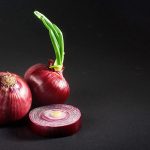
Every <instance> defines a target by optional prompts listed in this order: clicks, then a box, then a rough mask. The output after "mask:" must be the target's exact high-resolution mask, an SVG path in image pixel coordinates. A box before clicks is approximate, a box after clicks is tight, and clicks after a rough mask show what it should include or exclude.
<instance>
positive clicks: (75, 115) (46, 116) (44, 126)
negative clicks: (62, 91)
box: [29, 104, 81, 137]
mask: <svg viewBox="0 0 150 150" xmlns="http://www.w3.org/2000/svg"><path fill="white" fill-rule="evenodd" d="M29 120H30V128H31V130H32V131H33V132H34V133H36V134H38V135H41V136H49V137H60V136H68V135H72V134H74V133H76V132H77V131H79V129H80V127H81V112H80V110H79V109H78V108H76V107H73V106H71V105H66V104H53V105H49V106H43V107H38V108H35V109H33V110H31V111H30V113H29Z"/></svg>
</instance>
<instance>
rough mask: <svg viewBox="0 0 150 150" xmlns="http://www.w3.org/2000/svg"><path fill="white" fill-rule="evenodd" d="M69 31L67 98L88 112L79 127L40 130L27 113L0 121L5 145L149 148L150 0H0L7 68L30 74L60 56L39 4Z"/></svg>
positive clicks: (0, 149)
mask: <svg viewBox="0 0 150 150" xmlns="http://www.w3.org/2000/svg"><path fill="white" fill-rule="evenodd" d="M35 9H37V10H39V11H41V12H43V13H44V14H45V15H47V16H49V18H50V19H51V21H53V22H55V24H57V25H58V26H59V27H60V28H61V29H62V30H63V33H64V38H65V52H66V55H65V71H64V76H65V77H66V79H67V80H68V81H69V83H70V87H71V96H70V98H69V99H68V101H67V103H68V104H72V105H74V106H76V107H78V108H79V109H80V110H81V112H82V115H83V127H82V129H81V130H80V132H79V133H77V134H75V135H73V136H70V137H64V138H54V139H49V138H46V139H45V138H41V137H37V136H35V135H33V134H32V133H31V132H30V131H29V130H28V128H27V123H26V120H24V121H22V122H20V123H19V122H18V123H16V124H14V125H13V126H11V125H10V126H7V127H6V126H4V127H1V128H0V150H10V149H11V150H43V149H52V150H62V149H64V150H65V149H66V150H70V149H73V150H149V149H150V143H149V141H150V92H149V91H150V69H149V68H150V59H149V58H150V52H149V51H150V13H149V4H148V2H146V1H145V2H144V1H135V0H134V1H133V0H130V1H129V0H122V1H119V0H118V1H116V0H115V1H110V0H101V1H100V0H87V1H77V0H76V1H71V0H60V1H58V0H56V1H50V0H49V1H43V0H41V1H37V0H36V1H32V0H30V1H29V0H26V1H25V0H15V1H11V0H1V1H0V68H1V70H2V71H11V72H16V73H18V74H20V75H23V74H24V72H25V70H26V69H27V68H28V67H29V66H31V65H32V64H35V63H38V62H43V63H47V60H48V59H49V58H51V57H53V56H54V53H53V50H52V45H51V44H50V41H49V36H48V32H47V31H46V30H45V29H44V27H43V26H42V24H41V23H40V22H39V21H38V20H37V19H36V18H35V17H34V16H33V10H35Z"/></svg>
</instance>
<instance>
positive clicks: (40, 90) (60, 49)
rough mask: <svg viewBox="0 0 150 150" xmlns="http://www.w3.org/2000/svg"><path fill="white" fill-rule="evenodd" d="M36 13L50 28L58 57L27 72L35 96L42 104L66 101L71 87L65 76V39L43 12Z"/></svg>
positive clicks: (27, 78) (26, 77) (26, 75)
mask: <svg viewBox="0 0 150 150" xmlns="http://www.w3.org/2000/svg"><path fill="white" fill-rule="evenodd" d="M34 14H35V15H36V16H37V17H38V18H39V19H40V20H41V21H42V22H43V24H44V25H45V27H46V28H47V29H48V31H49V34H50V38H51V41H52V44H53V47H54V51H55V55H56V59H55V61H52V60H50V62H49V65H48V66H47V65H44V64H36V65H33V66H31V67H30V68H29V69H28V70H27V71H26V73H25V76H24V77H25V79H26V81H27V83H28V84H29V86H30V88H31V91H32V94H33V98H34V99H35V100H37V101H36V102H37V103H39V104H41V105H46V104H56V103H64V102H65V101H66V99H67V98H68V96H69V94H70V88H69V85H68V83H67V81H66V80H65V78H64V77H63V61H64V41H63V35H62V32H61V30H60V29H59V28H58V27H57V26H56V25H55V24H53V23H52V22H50V21H49V20H48V19H47V18H46V17H45V16H44V15H43V14H41V13H40V12H38V11H35V12H34Z"/></svg>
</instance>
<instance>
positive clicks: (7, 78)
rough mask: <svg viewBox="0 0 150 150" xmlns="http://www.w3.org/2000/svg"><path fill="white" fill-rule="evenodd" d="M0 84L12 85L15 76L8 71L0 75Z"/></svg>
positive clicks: (14, 82)
mask: <svg viewBox="0 0 150 150" xmlns="http://www.w3.org/2000/svg"><path fill="white" fill-rule="evenodd" d="M0 78H1V84H2V85H3V86H5V87H7V88H9V87H13V86H14V85H15V84H16V82H17V81H16V77H15V76H14V75H12V74H10V73H7V74H5V75H2V76H1V77H0Z"/></svg>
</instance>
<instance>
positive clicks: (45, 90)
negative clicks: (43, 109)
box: [24, 64, 70, 105]
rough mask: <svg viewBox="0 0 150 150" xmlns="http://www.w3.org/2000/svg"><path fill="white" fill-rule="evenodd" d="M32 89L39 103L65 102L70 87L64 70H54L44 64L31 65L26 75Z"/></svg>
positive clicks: (36, 101)
mask: <svg viewBox="0 0 150 150" xmlns="http://www.w3.org/2000/svg"><path fill="white" fill-rule="evenodd" d="M24 78H25V80H26V81H27V83H28V84H29V86H30V89H31V91H32V95H33V98H34V100H35V102H34V103H37V104H39V105H49V104H58V103H59V104H61V103H64V102H65V101H66V100H67V98H68V96H69V94H70V88H69V85H68V83H67V81H66V80H65V78H64V77H63V72H62V71H59V72H58V71H54V70H53V69H50V68H48V66H47V65H44V64H36V65H33V66H31V67H30V68H29V69H28V70H27V71H26V73H25V75H24Z"/></svg>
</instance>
